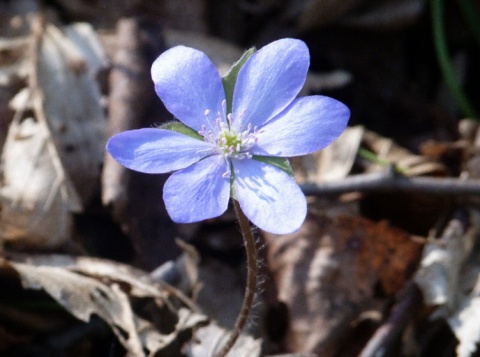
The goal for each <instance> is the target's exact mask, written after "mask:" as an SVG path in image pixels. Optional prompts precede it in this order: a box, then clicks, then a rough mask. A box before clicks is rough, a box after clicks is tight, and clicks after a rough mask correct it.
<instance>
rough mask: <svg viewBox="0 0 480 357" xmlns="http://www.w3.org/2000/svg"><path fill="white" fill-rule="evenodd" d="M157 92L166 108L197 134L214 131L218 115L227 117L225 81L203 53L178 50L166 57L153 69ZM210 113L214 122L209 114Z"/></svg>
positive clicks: (156, 61) (161, 56) (185, 49)
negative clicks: (202, 131)
mask: <svg viewBox="0 0 480 357" xmlns="http://www.w3.org/2000/svg"><path fill="white" fill-rule="evenodd" d="M151 72H152V79H153V82H154V83H155V91H156V92H157V94H158V96H159V97H160V99H161V100H162V101H163V104H165V107H166V108H167V109H168V110H169V111H170V113H172V114H173V115H174V116H175V117H177V118H178V119H179V120H180V121H182V122H183V123H184V124H185V125H187V126H189V127H190V128H192V129H195V130H197V131H199V130H201V129H202V125H205V126H206V127H207V128H211V127H210V125H211V124H212V123H213V122H214V121H215V118H216V117H217V113H221V115H222V117H225V108H224V107H222V102H223V101H224V99H225V91H224V90H223V85H222V80H221V78H220V75H219V73H218V71H217V68H216V67H215V65H214V64H213V63H212V61H210V59H209V58H208V57H207V56H206V55H205V54H204V53H203V52H201V51H198V50H195V49H193V48H189V47H184V46H177V47H174V48H171V49H169V50H167V51H165V52H164V53H162V54H161V55H160V56H159V57H158V58H157V59H156V60H155V62H154V63H153V65H152V71H151ZM207 109H208V110H210V113H211V115H210V119H211V120H208V119H207V117H206V116H205V111H206V110H207Z"/></svg>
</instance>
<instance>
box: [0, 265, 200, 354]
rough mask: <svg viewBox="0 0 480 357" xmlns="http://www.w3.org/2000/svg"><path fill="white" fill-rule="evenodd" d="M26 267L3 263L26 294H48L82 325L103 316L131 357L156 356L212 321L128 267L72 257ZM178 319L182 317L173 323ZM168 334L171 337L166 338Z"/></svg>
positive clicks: (166, 287)
mask: <svg viewBox="0 0 480 357" xmlns="http://www.w3.org/2000/svg"><path fill="white" fill-rule="evenodd" d="M23 261H24V262H13V261H7V260H1V261H0V269H13V270H14V271H16V272H17V273H18V275H19V277H20V280H21V283H22V285H23V287H24V288H25V289H43V290H45V292H47V293H48V294H49V295H50V296H51V297H52V298H53V299H55V300H56V301H57V302H58V303H59V304H60V305H62V306H63V307H64V308H65V309H66V310H67V311H68V312H70V313H71V314H72V315H73V316H75V317H76V318H78V319H80V320H82V321H85V322H88V321H89V320H90V318H91V316H92V315H93V314H95V315H98V316H100V317H101V318H102V319H103V320H104V321H105V322H107V323H108V324H109V325H110V327H111V329H112V331H113V332H114V333H115V335H116V336H117V338H118V340H119V341H120V343H121V344H122V345H123V346H124V347H125V348H126V349H127V351H128V352H129V353H130V355H131V356H135V357H137V356H138V357H141V356H154V355H155V354H156V353H158V352H159V351H161V350H163V349H165V348H167V347H169V345H171V344H172V343H174V342H175V341H176V340H177V339H178V336H179V334H181V333H182V332H184V331H187V330H190V329H192V328H195V327H198V326H200V325H202V324H204V323H205V322H206V321H207V318H206V317H205V316H203V315H201V314H199V313H196V312H194V311H192V310H191V309H190V308H189V305H190V303H189V301H188V300H187V299H186V298H184V297H183V296H182V295H181V294H180V293H178V292H176V291H175V289H173V288H171V287H168V286H167V285H165V284H158V283H157V284H153V283H152V282H151V281H150V280H149V278H148V275H147V274H146V273H142V272H140V271H138V270H135V269H133V268H130V267H128V266H125V265H121V264H118V263H114V262H108V261H105V260H99V259H90V258H72V257H68V256H37V257H33V258H27V259H23ZM32 263H33V264H32ZM134 298H143V299H145V300H144V301H149V302H150V305H149V306H150V309H151V306H153V307H154V308H153V312H152V314H151V315H150V316H146V315H145V312H143V313H142V314H139V312H137V310H136V309H138V308H139V307H138V303H137V304H136V305H135V306H136V309H135V308H134V307H133V305H132V299H134ZM137 301H138V300H137ZM172 313H173V314H174V316H176V321H173V322H172V318H171V316H172ZM159 323H160V324H161V328H159V326H157V324H159ZM172 323H173V326H170V324H172ZM164 330H168V331H170V332H169V333H161V332H160V331H164Z"/></svg>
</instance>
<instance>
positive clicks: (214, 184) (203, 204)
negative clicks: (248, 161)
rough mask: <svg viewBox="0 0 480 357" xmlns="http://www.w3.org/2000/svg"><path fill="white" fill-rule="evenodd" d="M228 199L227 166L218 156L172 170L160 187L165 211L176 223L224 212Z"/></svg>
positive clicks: (206, 217) (228, 176)
mask: <svg viewBox="0 0 480 357" xmlns="http://www.w3.org/2000/svg"><path fill="white" fill-rule="evenodd" d="M226 172H228V174H226V175H225V173H226ZM229 198H230V168H229V166H228V163H227V161H226V160H225V159H223V158H222V157H221V156H219V155H215V156H211V157H208V158H206V159H204V160H202V161H200V162H198V163H196V164H194V165H192V166H189V167H187V168H185V169H183V170H180V171H178V172H175V173H174V174H172V175H171V176H170V177H169V178H168V180H167V182H166V183H165V186H164V188H163V199H164V201H165V206H166V208H167V211H168V214H169V215H170V217H171V218H172V220H174V221H175V222H177V223H191V222H198V221H202V220H204V219H209V218H213V217H217V216H220V215H221V214H222V213H223V212H225V211H226V209H227V206H228V200H229Z"/></svg>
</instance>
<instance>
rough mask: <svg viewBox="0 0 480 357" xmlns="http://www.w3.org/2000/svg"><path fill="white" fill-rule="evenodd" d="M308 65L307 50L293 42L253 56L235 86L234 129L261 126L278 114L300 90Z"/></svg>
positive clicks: (279, 43)
mask: <svg viewBox="0 0 480 357" xmlns="http://www.w3.org/2000/svg"><path fill="white" fill-rule="evenodd" d="M309 65H310V56H309V52H308V48H307V46H306V45H305V43H304V42H302V41H300V40H295V39H282V40H278V41H275V42H272V43H270V44H269V45H267V46H265V47H262V48H261V49H260V50H259V51H258V52H256V53H255V54H253V55H252V56H251V57H250V58H249V59H248V61H247V62H246V63H245V65H244V66H243V67H242V68H241V69H240V71H239V73H238V77H237V83H236V84H235V89H234V92H233V104H232V109H233V110H232V111H233V118H234V129H236V130H243V129H244V127H245V126H246V125H247V124H248V123H251V124H252V126H261V125H263V124H264V123H266V122H267V121H268V120H269V119H271V118H272V117H274V116H275V115H276V114H278V113H280V112H281V111H282V110H283V109H284V108H285V107H286V106H288V105H289V104H290V103H291V102H292V100H293V99H294V98H295V96H296V95H297V94H298V92H299V91H300V89H301V88H302V86H303V83H304V82H305V78H306V76H307V71H308V66H309Z"/></svg>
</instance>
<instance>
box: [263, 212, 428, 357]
mask: <svg viewBox="0 0 480 357" xmlns="http://www.w3.org/2000/svg"><path fill="white" fill-rule="evenodd" d="M265 236H266V239H267V242H268V246H269V251H268V264H269V266H270V269H271V271H272V275H273V278H274V281H275V283H276V285H277V288H278V292H279V293H278V298H279V300H281V301H283V302H285V303H286V304H287V305H288V307H289V313H290V318H291V321H290V327H289V330H288V332H287V337H286V341H285V342H286V345H287V347H288V349H289V350H291V351H293V352H309V353H316V354H318V355H321V356H334V355H336V353H338V351H339V350H340V349H342V348H344V347H345V342H346V341H345V338H346V335H347V333H348V332H349V331H351V328H352V324H353V322H354V321H355V320H356V319H357V318H359V316H360V315H361V313H362V312H365V311H366V310H368V309H369V308H372V304H375V301H377V304H380V306H377V308H379V307H381V306H382V304H383V302H381V301H380V302H379V301H378V300H375V297H376V295H375V294H376V291H378V289H380V290H381V291H383V293H385V294H387V295H392V294H395V293H396V292H398V291H399V289H401V288H402V287H403V285H404V284H405V282H406V279H408V277H409V274H410V273H411V272H412V271H413V268H414V267H415V265H416V263H417V261H418V259H419V257H420V250H421V246H420V244H418V243H416V242H414V241H413V240H412V239H411V237H410V235H409V234H407V233H405V232H404V231H401V230H399V229H395V228H392V227H389V226H388V225H387V224H386V223H384V222H379V223H374V222H371V221H369V220H367V219H362V218H355V217H348V216H341V217H336V218H333V219H332V218H327V217H325V216H322V217H310V218H308V219H307V221H306V223H305V224H304V225H303V227H302V228H301V229H300V230H299V231H298V232H297V233H294V234H292V235H285V236H274V235H271V234H265ZM357 352H358V351H357Z"/></svg>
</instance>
